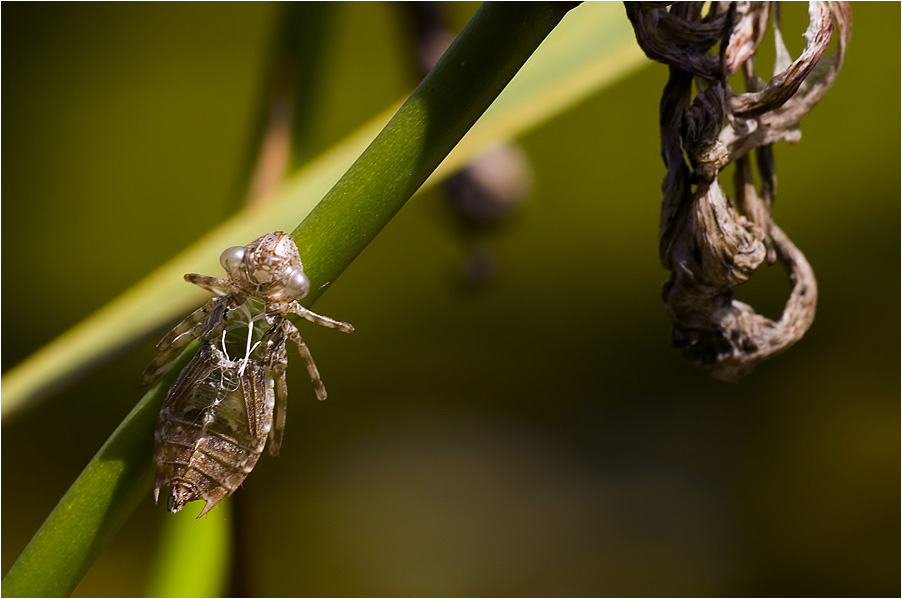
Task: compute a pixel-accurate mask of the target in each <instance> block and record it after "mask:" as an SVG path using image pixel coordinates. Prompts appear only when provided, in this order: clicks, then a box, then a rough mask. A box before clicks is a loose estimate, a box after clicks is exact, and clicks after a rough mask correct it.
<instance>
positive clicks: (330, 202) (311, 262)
mask: <svg viewBox="0 0 902 599" xmlns="http://www.w3.org/2000/svg"><path fill="white" fill-rule="evenodd" d="M570 6H571V5H569V4H567V5H556V4H554V3H544V2H537V3H497V4H494V3H488V4H486V5H484V6H483V7H482V8H481V9H480V10H479V11H478V12H477V13H476V15H475V16H474V17H473V19H472V20H471V21H470V23H469V24H468V25H467V27H466V29H464V31H463V32H462V33H461V35H460V36H459V37H458V39H457V41H456V42H455V43H454V44H453V45H452V46H451V48H450V49H449V50H448V51H447V52H446V53H445V56H444V57H443V58H442V60H441V61H439V63H438V64H437V65H436V67H435V68H434V69H433V70H432V72H431V73H430V74H429V75H428V76H427V77H426V78H425V79H424V80H423V82H422V83H421V84H420V86H419V87H418V88H417V89H416V90H415V91H414V93H413V94H412V95H411V97H410V98H409V99H408V100H407V102H406V103H405V104H404V105H403V106H402V107H401V108H400V109H399V110H398V112H397V114H396V115H395V117H394V118H393V119H392V120H391V122H390V123H389V124H388V125H387V126H386V127H385V128H384V129H383V130H382V132H381V133H380V134H379V135H378V136H377V137H376V139H375V140H374V141H373V142H372V143H371V144H370V146H369V147H368V148H367V149H366V150H365V151H364V152H363V154H362V155H361V156H360V158H359V159H358V160H357V161H356V162H355V163H354V164H353V165H352V166H351V168H350V169H349V170H348V171H347V173H346V174H345V175H344V176H343V177H342V178H341V179H340V180H339V181H338V183H336V185H335V186H334V187H333V188H332V190H331V191H330V192H329V193H328V194H327V195H326V197H325V198H323V200H322V201H321V202H320V203H319V204H318V205H317V207H316V208H315V209H314V210H313V211H312V212H311V213H310V214H309V216H308V217H307V218H306V219H305V220H304V221H303V222H302V223H301V225H300V226H299V227H298V228H297V229H295V231H294V232H293V233H292V235H293V237H294V238H295V240H296V242H297V244H298V247H299V249H300V250H301V255H302V256H304V262H305V270H306V272H307V273H308V276H309V277H310V280H311V282H312V284H313V289H314V292H312V293H311V294H310V296H309V298H308V299H309V302H308V303H312V302H313V301H315V299H316V298H317V297H319V295H321V294H322V292H323V291H324V290H325V288H326V286H327V285H328V283H330V282H331V281H334V280H335V278H336V277H337V276H338V275H339V274H340V273H341V272H342V271H343V270H344V269H345V268H346V267H347V266H348V265H349V264H350V263H351V261H352V260H353V259H354V258H355V257H356V256H357V255H358V254H359V253H360V252H361V251H362V250H363V248H364V247H366V245H367V244H368V243H369V242H370V241H371V240H372V239H373V238H374V237H375V236H376V234H377V233H378V232H379V231H380V230H381V229H382V227H384V226H385V225H386V223H388V221H389V220H390V219H391V217H392V216H393V215H394V214H395V213H396V212H397V211H398V210H400V208H401V207H402V206H403V205H404V203H405V202H406V201H407V200H408V199H409V198H410V197H411V196H412V195H413V194H414V192H415V191H416V190H417V189H418V188H419V187H420V186H421V185H422V184H423V182H424V181H425V180H426V179H427V178H428V177H429V175H430V174H431V173H432V171H433V170H435V168H436V167H437V166H438V165H439V163H440V162H441V161H442V160H443V159H444V157H445V156H446V155H447V154H448V153H449V152H450V151H451V149H452V148H453V147H454V146H455V145H456V144H457V142H458V141H460V139H461V138H462V137H463V136H464V134H465V133H466V132H467V131H468V130H469V129H470V127H472V126H473V124H474V123H475V122H476V120H477V119H478V118H479V116H480V115H481V114H482V113H483V112H484V111H485V110H486V108H488V106H489V105H490V104H491V103H492V101H493V100H494V99H495V98H496V97H497V95H498V94H499V93H500V92H501V90H502V89H503V88H504V87H505V86H506V85H507V83H508V82H509V81H510V80H511V78H513V76H514V75H515V74H516V72H517V71H518V70H519V69H520V67H521V66H522V65H523V63H524V62H526V59H527V58H529V56H530V55H531V54H532V53H533V51H535V49H536V48H537V47H538V46H539V44H540V43H541V42H542V40H544V39H545V37H546V36H547V35H548V33H549V32H550V31H551V30H552V29H553V28H554V27H555V25H557V23H558V22H559V21H560V19H561V18H562V17H563V15H564V13H565V12H566V10H567V9H568V8H569V7H570ZM188 351H190V349H189V350H188ZM188 351H186V352H185V354H183V355H182V357H181V358H180V363H179V364H177V365H176V368H174V369H173V372H175V371H176V370H177V368H178V367H180V366H181V364H183V363H184V362H185V361H186V359H187V357H188ZM173 376H174V375H173V374H172V373H170V375H169V376H167V377H166V381H168V382H171V380H172V378H173ZM163 389H165V387H164V386H163V384H162V383H160V384H158V385H156V386H155V387H154V388H153V389H151V390H150V391H149V392H148V393H147V394H146V395H145V396H144V398H143V399H142V400H141V402H140V403H139V404H138V405H137V406H136V407H135V408H134V410H132V412H131V413H130V414H129V415H128V416H127V417H126V419H125V420H124V421H123V422H122V424H121V425H120V426H119V427H118V428H117V429H116V431H115V432H114V433H113V434H112V436H111V437H110V438H109V439H108V440H107V442H106V443H105V444H104V446H103V447H102V448H101V449H100V451H99V452H98V453H97V455H95V456H94V458H93V459H92V460H91V462H90V463H89V464H88V466H87V467H86V468H85V470H84V471H83V472H82V473H81V475H80V476H79V477H78V479H77V480H76V481H75V482H74V483H73V485H72V486H71V487H70V488H69V490H68V491H67V492H66V494H65V495H64V496H63V498H62V499H61V500H60V502H59V503H58V504H57V506H56V507H55V508H54V510H53V512H51V514H50V515H49V516H48V518H47V520H46V521H45V522H44V524H43V525H42V526H41V528H40V530H39V531H38V532H37V533H36V534H35V536H34V538H33V539H32V540H31V542H30V543H29V545H28V546H27V547H26V548H25V550H24V551H23V552H22V554H21V555H20V556H19V559H18V560H17V561H16V563H15V564H13V566H12V568H11V569H10V571H9V572H8V573H7V575H6V577H5V578H4V580H3V586H2V593H3V596H6V597H15V596H64V595H68V594H70V593H71V592H72V591H73V590H74V589H75V587H76V585H77V584H78V582H79V581H80V580H81V577H82V576H83V575H84V573H85V572H86V571H87V570H88V568H89V567H90V565H91V564H92V563H93V561H94V559H95V558H96V557H97V555H98V554H99V553H100V552H101V550H102V549H103V545H104V544H105V542H106V541H107V540H108V539H109V538H110V537H111V536H112V535H113V534H114V533H115V531H116V530H117V529H118V527H119V526H120V525H121V523H122V522H124V521H125V519H126V518H127V516H128V515H129V514H130V513H131V511H132V510H133V508H134V507H135V505H136V504H137V502H138V501H139V500H140V498H141V497H142V495H144V494H149V490H150V455H149V453H150V448H151V438H152V434H153V428H154V423H155V421H156V415H157V412H158V410H159V406H160V402H161V401H162V392H163Z"/></svg>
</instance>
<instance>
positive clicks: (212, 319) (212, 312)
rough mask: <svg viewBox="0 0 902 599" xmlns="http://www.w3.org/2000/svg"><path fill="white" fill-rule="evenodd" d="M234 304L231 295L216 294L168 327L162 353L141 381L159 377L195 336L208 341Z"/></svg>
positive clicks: (153, 379) (220, 326) (160, 343)
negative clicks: (217, 295)
mask: <svg viewBox="0 0 902 599" xmlns="http://www.w3.org/2000/svg"><path fill="white" fill-rule="evenodd" d="M231 304H232V302H230V301H229V299H228V297H225V298H223V297H214V298H213V299H211V300H210V301H208V302H207V303H206V304H204V305H203V306H201V307H200V308H198V309H197V310H195V311H194V312H192V313H191V314H190V315H189V316H188V317H187V318H185V320H183V321H182V322H180V323H179V324H177V325H176V326H175V328H173V329H172V330H171V331H169V333H167V334H166V336H165V337H163V339H161V340H160V342H159V343H157V349H159V350H160V353H159V354H157V357H156V358H154V359H153V362H151V363H150V365H149V366H148V367H147V369H146V370H145V371H144V375H143V376H142V377H141V384H142V385H149V384H150V383H152V382H154V381H155V380H157V379H158V378H160V376H161V375H162V374H163V373H164V372H166V370H167V369H168V368H169V364H170V363H171V362H172V361H173V360H174V359H175V356H176V355H177V354H178V352H179V351H180V350H181V349H182V348H183V347H185V346H186V345H188V344H189V343H191V341H193V340H194V339H197V338H202V339H203V340H204V341H209V340H210V339H211V338H213V337H216V336H218V335H219V332H220V331H221V330H222V328H223V327H224V326H225V322H226V317H227V316H228V314H229V310H230V309H231Z"/></svg>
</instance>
